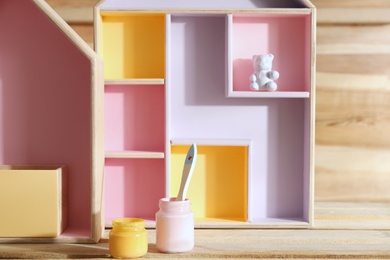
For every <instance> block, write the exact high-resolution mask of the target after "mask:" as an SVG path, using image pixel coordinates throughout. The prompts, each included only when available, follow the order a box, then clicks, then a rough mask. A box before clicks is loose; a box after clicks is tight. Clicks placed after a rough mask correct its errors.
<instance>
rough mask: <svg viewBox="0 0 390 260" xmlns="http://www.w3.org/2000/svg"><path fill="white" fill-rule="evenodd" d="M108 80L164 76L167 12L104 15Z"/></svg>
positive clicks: (104, 56)
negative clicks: (165, 13)
mask: <svg viewBox="0 0 390 260" xmlns="http://www.w3.org/2000/svg"><path fill="white" fill-rule="evenodd" d="M102 23H103V35H102V38H103V46H102V47H101V48H102V49H101V50H102V51H101V52H102V53H103V54H102V55H103V60H104V76H105V79H130V78H165V15H164V14H104V15H103V16H102Z"/></svg>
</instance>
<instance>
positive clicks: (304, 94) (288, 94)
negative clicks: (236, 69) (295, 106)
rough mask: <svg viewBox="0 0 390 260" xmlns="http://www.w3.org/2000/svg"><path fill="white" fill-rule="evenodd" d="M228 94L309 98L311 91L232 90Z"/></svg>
mask: <svg viewBox="0 0 390 260" xmlns="http://www.w3.org/2000/svg"><path fill="white" fill-rule="evenodd" d="M227 96H228V97H236V98H309V97H310V93H309V92H308V91H280V92H278V91H275V92H266V91H232V92H229V93H228V95H227Z"/></svg>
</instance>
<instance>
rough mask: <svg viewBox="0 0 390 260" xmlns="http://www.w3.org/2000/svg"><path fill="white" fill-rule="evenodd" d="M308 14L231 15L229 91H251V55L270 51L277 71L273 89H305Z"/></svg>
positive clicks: (308, 59) (307, 85)
mask: <svg viewBox="0 0 390 260" xmlns="http://www.w3.org/2000/svg"><path fill="white" fill-rule="evenodd" d="M309 22H310V20H309V16H302V15H301V16H289V17H287V16H276V17H275V16H274V17H270V16H264V15H233V24H232V63H233V72H232V76H233V83H232V84H233V91H251V90H250V88H249V85H250V80H249V78H250V76H251V75H252V73H253V72H254V70H253V63H252V57H253V55H259V54H267V53H272V54H273V55H274V60H273V63H272V65H273V66H272V69H273V70H277V71H278V72H279V73H280V78H279V79H278V80H277V81H276V83H277V85H278V89H277V91H309V89H310V81H309V74H308V72H307V66H306V64H307V63H309V61H310V50H309V48H308V47H309V46H308V45H307V35H309V34H310V30H309V29H310V28H309V27H308V26H307V24H308V23H309Z"/></svg>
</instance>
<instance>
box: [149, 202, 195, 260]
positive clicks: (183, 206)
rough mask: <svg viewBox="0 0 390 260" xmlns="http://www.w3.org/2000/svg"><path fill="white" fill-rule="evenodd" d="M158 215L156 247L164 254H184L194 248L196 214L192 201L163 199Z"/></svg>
mask: <svg viewBox="0 0 390 260" xmlns="http://www.w3.org/2000/svg"><path fill="white" fill-rule="evenodd" d="M159 207H160V210H159V211H158V212H157V213H156V246H157V249H158V250H159V251H161V252H164V253H183V252H188V251H191V250H192V249H193V248H194V213H193V212H192V211H191V201H190V200H188V199H186V200H184V201H176V198H163V199H160V202H159Z"/></svg>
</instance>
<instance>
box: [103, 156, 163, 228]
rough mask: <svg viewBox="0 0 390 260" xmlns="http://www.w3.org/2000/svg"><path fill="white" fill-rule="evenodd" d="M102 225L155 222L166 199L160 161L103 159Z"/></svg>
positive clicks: (161, 162) (161, 160) (161, 161)
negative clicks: (129, 220) (125, 220)
mask: <svg viewBox="0 0 390 260" xmlns="http://www.w3.org/2000/svg"><path fill="white" fill-rule="evenodd" d="M104 185H105V195H104V203H105V223H106V225H107V226H110V225H111V222H112V220H113V219H116V218H123V217H129V218H130V217H131V218H143V219H145V220H154V219H155V213H156V212H157V211H158V201H159V199H160V198H163V197H164V196H165V186H164V185H165V162H164V160H163V159H119V158H118V159H111V158H110V159H106V162H105V180H104Z"/></svg>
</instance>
